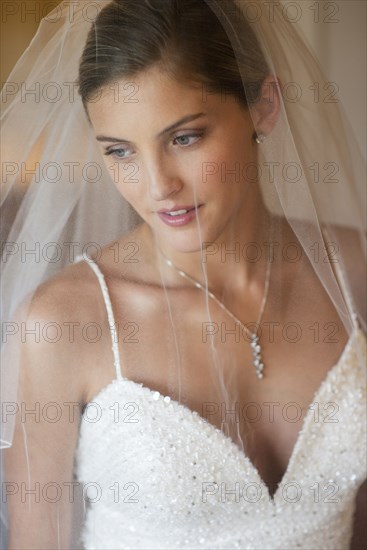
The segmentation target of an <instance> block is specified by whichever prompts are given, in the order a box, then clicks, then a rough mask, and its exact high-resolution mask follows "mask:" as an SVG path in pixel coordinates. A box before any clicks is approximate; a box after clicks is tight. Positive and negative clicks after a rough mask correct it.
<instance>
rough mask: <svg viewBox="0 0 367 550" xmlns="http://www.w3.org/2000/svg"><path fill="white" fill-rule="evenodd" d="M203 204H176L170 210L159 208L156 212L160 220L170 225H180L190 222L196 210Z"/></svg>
mask: <svg viewBox="0 0 367 550" xmlns="http://www.w3.org/2000/svg"><path fill="white" fill-rule="evenodd" d="M202 206H203V205H202V204H200V205H199V206H197V207H196V206H192V205H191V206H177V207H174V208H171V209H170V210H160V211H159V212H157V214H158V216H159V217H160V218H161V220H162V221H163V222H164V223H165V224H166V225H169V226H171V227H181V226H183V225H187V224H188V223H190V222H192V221H193V220H194V219H195V218H196V216H197V215H198V210H199V209H200V208H201V207H202Z"/></svg>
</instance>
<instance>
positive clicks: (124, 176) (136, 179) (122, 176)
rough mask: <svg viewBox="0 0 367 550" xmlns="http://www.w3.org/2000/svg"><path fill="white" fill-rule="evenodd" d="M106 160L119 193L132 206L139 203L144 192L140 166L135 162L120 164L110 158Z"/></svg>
mask: <svg viewBox="0 0 367 550" xmlns="http://www.w3.org/2000/svg"><path fill="white" fill-rule="evenodd" d="M104 158H105V165H106V168H107V171H108V173H109V174H110V177H111V179H112V181H113V183H114V184H115V187H116V189H117V190H118V192H119V193H121V195H122V196H123V197H124V198H125V199H126V200H127V201H128V202H130V203H131V204H132V203H133V202H134V201H137V200H138V198H139V195H140V194H141V192H142V182H141V178H140V172H141V171H140V168H139V165H138V164H137V163H134V162H129V163H123V162H119V161H118V160H117V159H114V158H113V157H112V158H111V157H110V156H107V157H106V156H105V157H104Z"/></svg>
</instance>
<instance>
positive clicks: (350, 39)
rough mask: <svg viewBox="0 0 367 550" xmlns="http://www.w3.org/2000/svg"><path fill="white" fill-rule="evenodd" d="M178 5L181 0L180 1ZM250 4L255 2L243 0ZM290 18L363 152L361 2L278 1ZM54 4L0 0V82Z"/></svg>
mask: <svg viewBox="0 0 367 550" xmlns="http://www.w3.org/2000/svg"><path fill="white" fill-rule="evenodd" d="M182 1H183V2H184V1H185V0H182ZM248 1H249V2H251V1H252V2H256V1H257V0H248ZM281 1H282V3H283V4H284V5H285V6H287V7H288V9H289V10H290V11H289V14H290V17H293V15H292V14H295V13H296V11H295V9H294V8H292V4H297V5H298V7H299V10H298V11H299V13H301V14H302V15H301V18H300V20H299V22H298V23H297V24H299V25H301V27H302V29H303V31H304V33H305V35H306V37H307V39H308V40H309V42H310V43H311V45H312V47H313V48H314V50H315V52H316V54H317V56H318V57H319V59H320V61H321V64H322V65H323V67H324V69H325V70H326V72H327V74H328V77H329V80H330V81H331V82H336V83H337V84H338V86H339V88H340V98H341V100H342V102H343V103H344V106H345V109H346V111H347V114H348V116H349V118H350V121H351V124H352V127H353V128H354V131H355V133H356V136H357V138H358V139H359V142H360V144H361V148H362V151H364V152H365V151H366V100H365V98H366V65H367V59H366V50H367V47H366V16H367V13H366V12H367V1H366V0H293V1H291V0H281ZM58 3H59V1H58V0H10V1H9V0H2V2H1V31H2V32H1V73H0V75H1V82H2V83H3V82H4V80H5V79H6V78H7V77H8V75H9V73H10V71H11V69H12V67H13V66H14V64H15V62H16V61H17V59H18V58H19V56H20V55H21V53H22V52H23V51H24V50H25V49H26V47H27V46H28V44H29V42H30V41H31V39H32V36H33V34H34V33H35V32H36V30H37V26H38V24H39V21H40V17H41V16H45V15H47V13H48V12H49V11H50V10H52V9H53V8H54V7H55V6H56V5H57V4H58Z"/></svg>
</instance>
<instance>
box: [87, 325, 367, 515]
mask: <svg viewBox="0 0 367 550" xmlns="http://www.w3.org/2000/svg"><path fill="white" fill-rule="evenodd" d="M359 331H360V328H359V327H358V326H355V327H354V329H353V331H352V333H351V335H350V337H349V339H348V341H347V343H346V345H345V347H344V349H343V351H342V353H341V355H340V356H339V359H338V361H337V362H336V363H335V364H334V366H333V367H331V368H330V369H329V370H328V372H327V374H326V376H325V378H324V379H323V380H322V382H321V383H320V385H319V386H318V388H317V389H316V391H315V392H314V395H313V398H312V400H311V402H310V404H309V406H308V408H307V412H306V414H305V415H304V417H303V421H302V426H301V429H300V430H299V432H298V435H297V438H296V440H295V443H294V446H293V448H292V452H291V454H290V457H289V459H288V463H287V467H286V469H285V471H284V474H283V476H282V478H281V480H280V481H279V483H278V485H277V488H276V489H275V491H274V493H273V494H271V492H270V489H269V486H268V485H267V483H265V481H264V480H263V478H262V477H261V475H260V473H259V470H258V469H257V467H256V466H255V464H254V463H253V462H252V460H251V459H250V458H249V457H248V455H246V453H245V452H244V451H243V450H242V449H241V448H240V447H239V446H238V445H237V443H235V442H234V440H233V439H232V438H231V437H230V436H228V435H226V434H225V433H224V432H223V430H221V429H220V428H217V426H215V425H214V424H212V423H211V422H209V421H207V420H205V418H203V417H202V416H201V415H200V414H199V413H198V412H197V411H195V410H192V409H190V407H188V406H187V405H184V404H183V403H180V402H179V401H176V400H175V399H172V398H171V397H170V396H165V395H164V394H161V393H160V392H158V391H157V390H152V389H151V388H149V387H148V386H145V385H144V384H143V383H140V382H135V381H134V380H131V379H129V378H125V377H123V376H122V375H121V374H120V376H119V377H117V378H114V379H113V380H112V381H111V382H110V383H109V384H108V385H107V386H105V387H104V388H102V389H101V390H100V391H99V392H98V393H97V394H96V395H95V396H94V397H93V398H92V399H91V400H90V401H89V402H88V403H86V404H85V406H87V405H88V404H90V403H93V402H95V401H98V399H99V398H100V397H101V396H102V395H103V394H104V393H106V392H107V391H108V390H109V389H111V388H112V387H114V386H115V385H116V383H123V384H128V385H131V386H133V387H136V388H139V389H140V390H141V391H143V392H145V393H147V394H148V395H150V396H153V395H155V396H158V399H156V400H154V401H153V402H155V403H159V401H160V398H161V400H162V402H164V401H163V400H164V398H165V397H169V402H170V403H172V404H173V406H174V407H176V408H178V409H179V410H180V411H181V412H183V413H184V414H185V415H186V416H187V418H188V419H191V420H194V419H195V420H196V419H199V420H201V421H202V422H205V425H206V426H208V430H211V431H212V432H213V433H216V434H217V435H219V437H221V438H222V440H223V441H224V442H225V443H226V444H227V445H228V446H229V447H230V448H231V450H232V451H233V452H234V453H235V454H236V455H237V457H238V458H239V459H240V460H241V462H245V463H246V464H247V466H248V468H249V469H250V470H251V471H252V472H253V474H254V477H255V478H256V480H257V482H258V483H259V486H260V487H261V488H262V489H263V490H264V491H265V493H266V497H267V498H268V500H269V502H270V503H271V504H272V505H274V506H276V504H277V501H278V500H279V492H280V490H281V489H282V486H284V484H285V482H286V481H287V480H288V478H289V476H290V475H291V472H292V469H293V465H294V463H295V461H296V458H297V456H298V454H299V451H300V448H301V447H302V444H303V440H304V437H305V434H306V433H307V428H308V426H309V424H310V423H311V420H312V414H313V410H312V409H311V408H310V407H311V405H312V404H313V403H315V402H318V401H320V398H321V396H322V394H323V392H324V390H325V388H326V385H327V384H328V383H329V382H330V380H331V379H332V377H333V376H335V374H336V373H337V371H338V369H339V368H341V366H342V365H343V363H344V360H345V357H346V356H347V355H348V353H349V352H350V349H351V346H352V343H353V341H354V339H355V338H356V336H357V334H358V333H359Z"/></svg>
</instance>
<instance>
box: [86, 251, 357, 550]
mask: <svg viewBox="0 0 367 550" xmlns="http://www.w3.org/2000/svg"><path fill="white" fill-rule="evenodd" d="M90 266H91V268H92V269H93V270H94V272H95V273H96V275H97V277H98V280H99V282H100V284H101V289H102V292H103V295H104V299H105V303H106V308H107V313H108V316H109V322H110V324H111V325H113V313H112V307H111V303H110V299H109V294H108V289H107V287H106V284H105V281H104V278H103V274H102V273H101V272H100V270H99V268H98V266H97V265H96V264H95V263H94V262H91V263H90ZM357 340H360V342H361V343H363V346H364V353H365V344H366V340H365V336H364V335H363V333H362V332H361V330H360V329H359V328H358V327H357V326H356V328H355V330H354V331H353V333H352V334H351V336H350V339H349V341H348V343H347V345H346V347H345V349H344V351H343V353H342V355H341V357H340V358H339V360H338V362H337V364H336V365H334V367H333V368H332V369H331V370H330V371H329V372H328V374H327V376H326V378H325V379H324V381H323V382H322V384H321V386H320V387H319V389H318V390H317V392H316V393H315V395H314V399H313V404H317V407H312V408H309V409H308V411H307V413H306V415H305V417H304V421H303V427H302V429H301V431H300V433H299V436H298V439H297V442H296V444H295V447H294V449H293V452H292V455H291V458H290V461H289V464H288V467H287V469H286V472H285V474H284V477H283V479H282V481H281V483H280V485H279V486H278V488H277V490H276V492H275V494H274V495H273V496H270V493H269V490H268V488H267V486H266V484H265V483H264V482H263V480H262V479H261V477H260V475H259V473H258V471H257V469H256V468H255V466H254V465H253V464H252V462H251V461H250V460H249V459H248V458H247V456H246V455H245V454H244V453H243V452H242V450H240V448H239V447H238V446H237V445H236V444H235V443H234V442H233V441H232V440H231V439H230V438H229V437H228V436H226V435H225V434H224V433H223V432H222V431H221V430H219V429H218V428H216V427H215V426H213V425H212V424H210V423H209V422H206V421H205V420H204V419H202V418H201V417H200V415H199V414H198V413H196V412H193V411H191V410H190V409H189V408H187V407H186V406H185V405H182V404H180V403H178V402H176V401H173V400H172V399H170V398H169V397H168V396H164V395H161V394H160V393H159V392H156V391H152V390H150V389H149V388H147V387H145V386H144V385H142V384H139V383H136V382H133V381H131V380H128V379H126V378H123V377H122V375H121V370H120V362H119V357H118V352H117V348H116V346H113V350H114V354H115V355H114V357H115V367H116V379H115V380H113V381H112V382H111V383H110V384H109V385H108V386H106V387H105V388H103V389H102V390H101V391H100V392H99V393H98V395H97V396H96V397H95V398H94V399H93V402H92V403H93V404H90V405H89V406H88V407H87V408H86V409H85V410H84V412H83V417H82V421H81V426H80V438H79V442H78V447H77V451H76V458H75V476H76V479H77V481H78V482H80V484H82V485H83V486H84V490H85V494H86V495H87V496H88V497H89V500H88V502H87V505H86V506H87V512H86V519H85V523H84V527H83V531H82V544H83V548H85V549H88V550H92V549H97V548H98V549H103V550H106V549H111V550H112V549H113V550H117V549H144V550H148V549H153V548H154V549H159V550H161V549H176V548H177V549H183V548H187V549H211V550H214V549H221V550H222V549H236V548H240V549H257V550H260V549H261V550H265V549H272V550H273V549H282V550H285V549H292V550H294V549H297V548H304V549H307V550H311V549H315V550H316V549H317V550H319V549H323V550H327V549H338V550H342V549H347V548H349V545H350V541H351V536H352V527H353V514H354V509H355V497H356V493H357V491H358V488H359V486H360V485H361V484H362V483H363V481H364V480H365V478H366V469H367V466H366V449H365V443H366V393H365V382H366V376H365V370H364V368H362V366H361V360H360V358H357V354H356V343H357ZM330 403H331V405H330ZM333 403H336V404H337V405H338V410H337V414H335V405H334V406H333V405H332V404H333ZM87 484H89V485H87Z"/></svg>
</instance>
